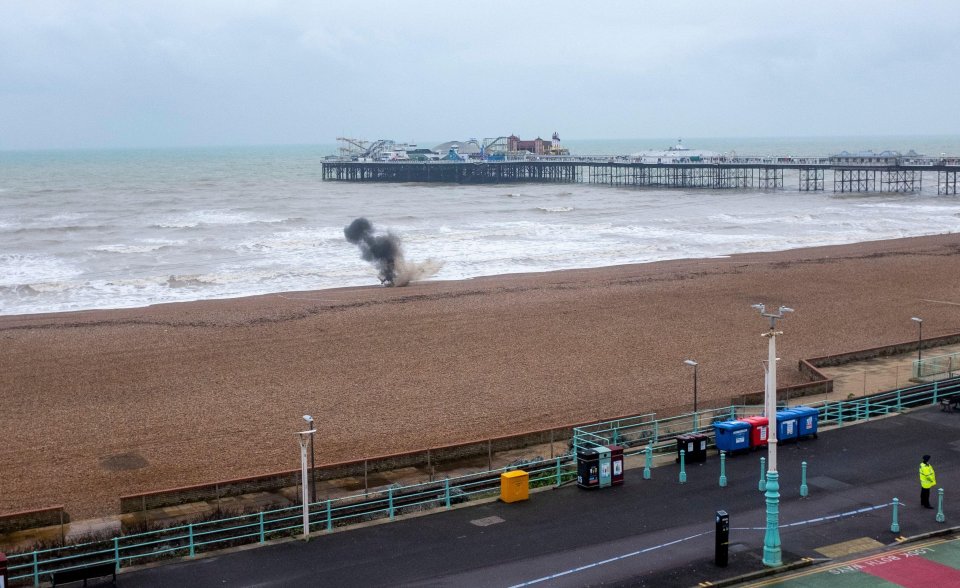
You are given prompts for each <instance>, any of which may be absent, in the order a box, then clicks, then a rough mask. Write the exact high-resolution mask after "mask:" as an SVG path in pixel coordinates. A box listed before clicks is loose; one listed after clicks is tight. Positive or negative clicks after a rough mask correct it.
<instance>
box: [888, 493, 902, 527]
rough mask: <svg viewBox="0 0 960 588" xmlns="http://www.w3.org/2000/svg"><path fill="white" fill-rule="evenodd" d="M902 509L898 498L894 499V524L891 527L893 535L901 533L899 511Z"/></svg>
mask: <svg viewBox="0 0 960 588" xmlns="http://www.w3.org/2000/svg"><path fill="white" fill-rule="evenodd" d="M898 508H900V501H899V500H897V499H896V498H894V499H893V524H891V525H890V532H891V533H899V532H900V521H899V520H898V519H897V509H898Z"/></svg>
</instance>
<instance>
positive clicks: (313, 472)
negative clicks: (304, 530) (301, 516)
mask: <svg viewBox="0 0 960 588" xmlns="http://www.w3.org/2000/svg"><path fill="white" fill-rule="evenodd" d="M303 420H305V421H307V426H308V427H310V429H311V432H310V502H316V501H317V463H316V461H314V460H315V459H316V456H317V454H316V452H315V451H314V450H313V437H314V433H313V431H315V430H316V427H314V426H313V417H312V416H310V415H308V414H305V415H303Z"/></svg>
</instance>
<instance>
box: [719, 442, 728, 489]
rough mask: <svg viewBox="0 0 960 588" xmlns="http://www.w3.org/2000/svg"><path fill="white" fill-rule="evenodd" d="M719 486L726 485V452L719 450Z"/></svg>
mask: <svg viewBox="0 0 960 588" xmlns="http://www.w3.org/2000/svg"><path fill="white" fill-rule="evenodd" d="M720 487H721V488H726V487H727V452H726V451H721V452H720Z"/></svg>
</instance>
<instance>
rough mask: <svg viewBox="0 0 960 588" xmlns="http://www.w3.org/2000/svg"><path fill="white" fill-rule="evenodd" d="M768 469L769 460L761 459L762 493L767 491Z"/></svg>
mask: <svg viewBox="0 0 960 588" xmlns="http://www.w3.org/2000/svg"><path fill="white" fill-rule="evenodd" d="M766 469H767V458H765V457H761V458H760V491H761V492H766V490H767V476H766V475H765V472H766Z"/></svg>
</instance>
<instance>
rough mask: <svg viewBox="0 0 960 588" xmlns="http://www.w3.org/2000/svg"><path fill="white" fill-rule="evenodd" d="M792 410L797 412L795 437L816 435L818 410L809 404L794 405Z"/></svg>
mask: <svg viewBox="0 0 960 588" xmlns="http://www.w3.org/2000/svg"><path fill="white" fill-rule="evenodd" d="M793 412H795V413H796V414H797V438H800V437H807V436H810V435H812V436H813V437H814V438H816V437H817V420H818V419H819V417H820V411H819V410H817V409H815V408H810V407H809V406H796V407H794V408H793Z"/></svg>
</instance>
